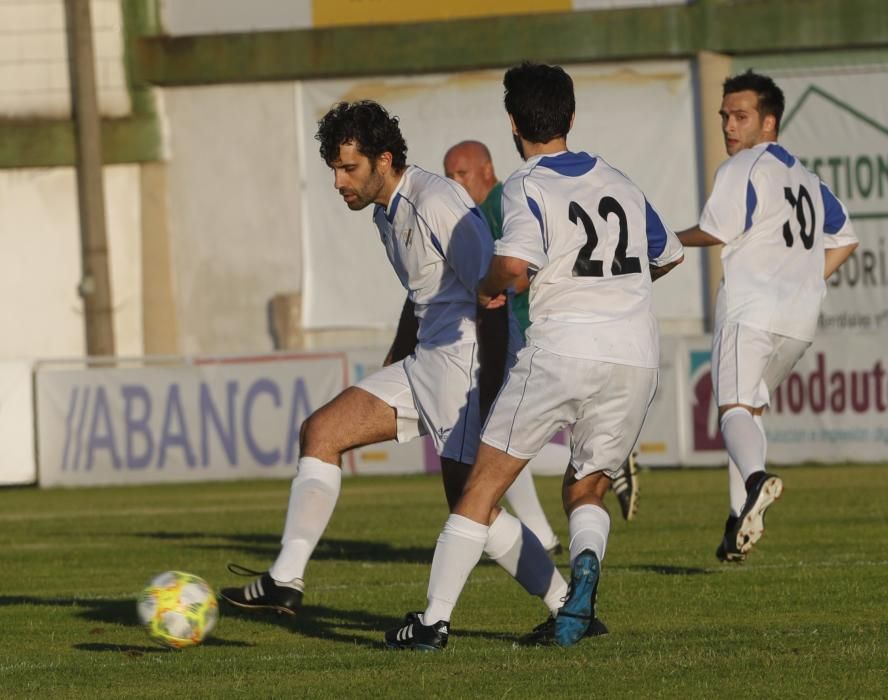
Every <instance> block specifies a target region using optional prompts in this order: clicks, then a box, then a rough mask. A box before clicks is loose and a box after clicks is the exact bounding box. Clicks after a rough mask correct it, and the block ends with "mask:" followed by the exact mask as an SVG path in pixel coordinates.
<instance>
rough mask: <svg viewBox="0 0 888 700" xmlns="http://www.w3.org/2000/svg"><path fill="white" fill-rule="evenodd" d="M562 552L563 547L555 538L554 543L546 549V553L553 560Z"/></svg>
mask: <svg viewBox="0 0 888 700" xmlns="http://www.w3.org/2000/svg"><path fill="white" fill-rule="evenodd" d="M563 551H564V547H562V546H561V541H560V540H558V539H557V538H556V540H555V542H554V543H553V544H552V545H550V546H549V547H547V548H546V553H547V554H548V555H549V556H550V557H552V558H553V559H554V558H555V557H557V556H558V555H559V554H561V553H562V552H563Z"/></svg>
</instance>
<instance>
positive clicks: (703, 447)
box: [678, 333, 888, 465]
mask: <svg viewBox="0 0 888 700" xmlns="http://www.w3.org/2000/svg"><path fill="white" fill-rule="evenodd" d="M709 346H710V341H709V339H708V338H705V337H702V336H701V337H699V338H695V339H687V340H683V341H681V343H680V349H679V354H678V362H679V364H680V365H681V368H680V370H679V371H680V372H681V373H682V376H683V377H684V382H685V389H684V391H685V392H686V396H687V399H686V400H684V401H683V402H682V403H681V404H679V410H680V411H681V412H682V413H683V416H682V418H681V421H682V424H683V426H684V427H683V441H684V443H685V445H686V449H685V450H684V451H683V454H682V456H681V463H682V464H685V465H695V464H698V465H718V464H726V463H727V456H726V453H725V452H724V443H723V442H722V439H721V434H720V433H719V429H718V415H717V408H716V406H715V402H714V401H713V399H712V380H711V377H710V348H709ZM886 347H888V336H886V335H885V334H878V335H876V334H872V333H858V334H846V335H844V336H836V335H823V336H821V337H819V338H817V340H815V342H814V345H813V346H812V347H811V348H809V350H808V352H807V353H805V355H804V357H802V359H801V360H800V361H799V363H798V365H796V367H795V369H794V370H793V371H792V372H791V373H790V375H789V376H788V377H787V378H786V380H785V381H784V382H783V384H781V385H780V387H779V388H778V389H777V391H776V392H775V394H774V396H772V397H771V408H770V410H768V411H767V412H766V413H765V416H764V422H765V431H766V433H767V435H768V461H769V462H771V463H774V464H798V463H799V462H808V461H810V462H845V461H849V462H883V461H885V455H886V453H888V383H886V379H888V371H886Z"/></svg>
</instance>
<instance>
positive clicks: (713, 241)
mask: <svg viewBox="0 0 888 700" xmlns="http://www.w3.org/2000/svg"><path fill="white" fill-rule="evenodd" d="M675 235H676V236H678V240H679V241H681V244H682V245H683V246H685V247H689V248H705V247H707V246H711V245H721V244H722V243H723V242H724V241H721V240H719V239H718V238H716V237H715V236H713V235H712V234H711V233H706V231H704V230H703V229H701V228H700V227H699V226H692V227H691V228H687V229H685V230H684V231H679V232H678V233H676V234H675ZM655 279H656V278H655Z"/></svg>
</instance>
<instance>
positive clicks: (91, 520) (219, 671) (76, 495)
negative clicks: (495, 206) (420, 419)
mask: <svg viewBox="0 0 888 700" xmlns="http://www.w3.org/2000/svg"><path fill="white" fill-rule="evenodd" d="M779 473H780V474H781V475H782V476H783V478H784V482H785V484H786V491H785V494H784V497H783V499H782V500H781V501H780V502H779V503H778V504H777V505H776V506H775V507H774V508H773V509H772V510H771V511H770V513H769V516H768V526H769V529H768V532H767V533H766V535H765V537H764V539H763V540H762V541H761V542H760V543H759V545H758V546H757V548H756V550H755V551H754V552H753V553H752V554H751V556H750V558H749V559H748V560H747V562H746V563H745V564H742V565H723V564H719V563H718V562H717V560H716V559H715V557H714V555H713V553H714V550H715V546H716V544H717V543H718V540H719V538H720V535H721V528H722V525H723V522H724V516H725V514H726V504H727V494H726V484H727V477H726V475H725V474H724V472H723V471H721V470H684V471H672V470H668V471H645V472H643V473H642V498H641V507H640V512H639V517H638V519H637V520H636V521H634V522H632V523H629V524H627V523H624V522H623V521H622V520H621V519H620V518H619V511H618V509H617V507H616V503H615V502H613V501H612V502H611V503H610V505H611V506H612V510H613V513H614V516H615V519H614V521H613V526H612V529H611V539H610V545H609V549H608V553H607V557H606V559H605V562H604V573H603V576H602V581H601V585H600V590H599V614H600V616H601V618H602V619H603V620H604V621H605V622H606V623H607V624H608V626H609V627H610V630H611V634H610V635H609V636H607V637H603V638H598V639H590V640H585V641H583V642H582V643H580V644H578V645H577V646H575V647H573V648H570V649H559V648H526V647H519V646H516V645H515V641H516V640H517V638H518V637H519V636H520V635H521V634H523V633H524V632H527V631H528V630H529V629H530V628H532V627H533V626H534V625H535V624H537V623H539V622H541V621H542V620H543V619H544V618H545V610H544V609H543V606H542V604H541V603H540V602H539V601H537V600H535V599H534V600H531V599H529V598H528V596H527V595H526V594H525V593H524V592H523V591H522V590H521V589H520V588H519V587H518V586H517V585H516V584H515V583H514V582H513V581H512V580H511V579H510V578H509V577H508V576H507V575H506V574H505V573H504V572H502V571H501V570H500V569H499V568H498V567H497V566H495V565H492V564H489V563H482V565H481V566H479V567H478V568H477V569H476V570H475V572H474V574H473V575H472V578H471V579H470V581H469V584H468V586H467V587H466V590H465V593H464V595H463V597H462V599H461V600H460V604H459V606H458V607H457V609H456V612H455V615H454V618H453V620H452V623H453V624H452V634H451V638H450V646H449V647H448V649H447V650H446V651H445V652H444V653H441V654H414V653H409V652H389V651H385V650H384V649H383V648H382V645H381V636H382V632H383V631H384V630H385V629H387V628H389V627H391V626H394V625H395V624H396V623H397V622H398V621H399V619H400V618H401V616H402V615H403V613H404V612H405V611H407V610H410V609H415V608H419V609H421V608H422V607H423V606H424V601H425V590H426V584H427V577H428V567H429V563H430V560H431V554H432V548H433V546H434V542H435V538H436V537H437V533H438V530H439V529H440V527H441V525H442V524H443V521H444V518H445V517H446V512H445V508H444V506H443V494H442V491H441V486H440V483H439V481H438V479H436V478H433V477H398V478H389V477H364V478H350V479H348V480H346V481H345V483H344V485H343V490H342V498H341V501H340V504H339V507H338V510H337V512H336V514H335V515H334V518H333V521H332V523H331V524H330V527H329V529H328V531H327V534H326V538H325V539H324V540H322V542H321V544H320V546H319V548H318V550H317V552H316V554H315V558H314V559H313V561H312V563H311V564H310V565H309V569H308V591H307V596H306V607H305V608H304V611H303V614H302V615H301V616H299V617H296V618H292V619H285V618H282V617H277V616H258V617H254V616H248V615H246V614H245V613H237V612H234V611H232V610H231V609H230V608H227V607H224V606H223V607H222V619H221V621H220V624H219V627H218V628H217V631H216V634H215V636H214V637H213V638H211V639H210V640H208V641H207V642H206V643H205V644H204V645H202V646H200V647H197V648H192V649H186V650H184V651H181V652H177V651H168V650H164V649H161V648H159V647H155V646H153V645H152V644H151V642H150V641H149V640H148V638H147V636H146V635H145V633H144V631H143V630H142V629H141V627H140V626H139V624H138V621H137V619H136V613H135V602H134V601H135V597H136V595H137V594H138V592H139V590H140V589H141V587H142V585H143V583H144V582H145V581H146V580H147V579H148V578H149V577H150V576H151V575H153V574H155V573H157V572H160V571H164V570H167V569H181V570H185V571H191V572H193V573H196V574H199V575H201V576H203V577H205V578H206V579H208V580H209V581H210V582H211V583H212V584H213V585H214V586H216V587H217V588H219V587H222V586H225V585H231V584H233V583H239V582H241V581H243V580H245V579H238V578H237V577H235V576H232V575H231V574H229V573H228V572H227V571H226V568H225V565H226V563H227V562H229V561H235V562H239V563H242V564H244V565H247V566H252V567H255V568H265V567H267V566H268V564H269V563H270V561H271V560H272V559H273V557H274V556H275V555H276V553H277V548H278V538H279V534H280V530H281V527H282V522H283V514H284V509H285V507H286V502H287V494H288V491H289V482H279V481H274V482H269V481H263V482H246V483H244V482H239V483H213V484H189V485H184V486H183V485H173V486H151V487H131V488H105V489H89V490H51V491H38V490H35V489H5V490H0V544H2V548H0V567H2V573H0V581H2V583H0V697H2V698H9V697H23V698H24V697H27V698H32V697H38V698H39V697H51V698H68V697H70V698H81V697H89V698H111V697H115V698H116V697H124V696H125V697H145V698H160V697H244V698H267V697H269V698H270V697H282V698H283V697H294V698H295V697H312V698H314V697H320V698H323V697H336V698H346V697H356V698H357V697H393V698H394V697H397V698H404V697H454V698H463V697H500V698H502V697H517V698H525V697H549V698H561V697H573V696H587V697H655V696H665V697H706V698H719V697H738V696H744V697H751V698H759V697H781V698H784V697H799V696H806V697H823V698H850V697H886V696H888V639H886V634H888V466H886V465H879V466H853V465H852V466H840V467H836V468H831V469H828V468H824V467H795V468H786V469H783V470H780V472H779ZM537 484H538V488H539V490H540V494H541V496H542V498H543V501H544V504H545V506H546V509H547V511H548V512H549V514H550V517H551V518H552V520H553V523H554V524H556V529H557V530H558V531H559V534H560V535H561V537H562V540H564V539H565V520H564V518H563V516H562V515H561V514H560V510H559V486H560V481H559V480H558V479H555V478H541V479H538V480H537ZM609 498H610V497H609ZM558 563H559V565H560V566H561V567H562V568H563V569H565V570H566V566H567V556H566V554H564V555H561V556H560V557H559V560H558Z"/></svg>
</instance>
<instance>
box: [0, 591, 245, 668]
mask: <svg viewBox="0 0 888 700" xmlns="http://www.w3.org/2000/svg"><path fill="white" fill-rule="evenodd" d="M16 605H40V606H49V607H58V608H64V609H67V610H71V609H72V608H77V609H78V610H77V612H76V616H77V617H79V618H82V619H84V620H89V621H90V622H104V623H110V624H115V625H125V626H127V627H141V626H142V623H141V622H139V616H138V614H137V613H136V601H135V600H132V599H130V598H112V599H99V600H97V599H93V598H74V597H72V598H63V597H54V598H40V597H38V596H21V595H20V596H0V607H11V606H16ZM104 633H105V630H104V629H102V628H101V627H93V628H92V629H91V630H90V631H89V634H90V635H93V636H96V635H102V634H104ZM203 646H228V647H250V646H253V645H252V644H250V643H249V642H242V641H239V640H232V639H221V638H219V637H210V638H209V639H207V640H206V641H205V642H203ZM73 648H74V649H80V650H82V651H119V652H122V653H124V654H127V655H128V656H133V655H141V654H143V653H147V652H161V653H163V652H167V651H175V650H169V649H165V648H164V647H161V646H135V645H131V644H108V643H81V644H74V645H73Z"/></svg>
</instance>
